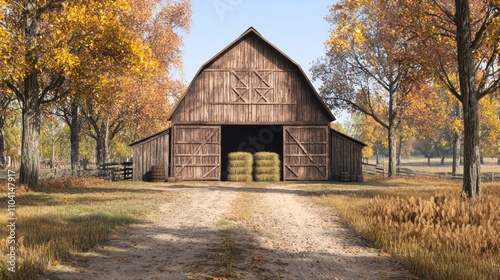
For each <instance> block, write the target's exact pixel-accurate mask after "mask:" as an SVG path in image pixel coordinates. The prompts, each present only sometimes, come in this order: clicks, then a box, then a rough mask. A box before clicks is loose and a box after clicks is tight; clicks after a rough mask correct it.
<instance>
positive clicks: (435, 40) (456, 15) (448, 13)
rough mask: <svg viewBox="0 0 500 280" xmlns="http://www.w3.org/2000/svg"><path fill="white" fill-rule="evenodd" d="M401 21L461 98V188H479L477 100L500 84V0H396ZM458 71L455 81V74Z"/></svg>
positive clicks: (472, 191)
mask: <svg viewBox="0 0 500 280" xmlns="http://www.w3.org/2000/svg"><path fill="white" fill-rule="evenodd" d="M398 2H399V4H400V5H401V6H404V7H405V9H403V10H402V12H401V15H402V16H401V17H400V21H399V25H400V26H401V28H402V29H403V30H404V32H406V33H410V34H412V37H413V40H414V41H419V49H421V50H424V51H423V52H420V54H419V58H420V62H421V64H422V65H423V66H424V67H425V68H426V69H427V70H428V71H429V72H430V73H432V74H433V75H434V76H435V77H437V78H439V80H440V81H441V83H442V84H443V85H445V86H446V87H447V88H448V90H449V91H450V92H451V93H452V94H453V95H454V96H455V97H456V98H457V99H458V100H459V101H460V102H461V104H462V111H463V123H464V140H463V148H464V151H463V153H464V181H463V191H464V192H465V193H467V195H468V196H469V197H474V196H478V195H480V193H481V189H480V186H481V164H480V139H479V131H480V126H479V119H480V115H479V100H481V99H482V98H484V97H486V96H488V95H490V94H492V93H493V92H495V91H496V90H497V89H498V87H499V86H500V68H499V67H498V55H499V51H500V45H499V41H500V28H499V24H500V6H499V5H500V1H498V0H478V1H473V2H469V1H468V0H455V1H450V0H448V1H440V0H426V1H402V0H400V1H398ZM457 74H458V79H457V81H458V82H456V81H455V80H454V79H453V77H454V76H455V75H457Z"/></svg>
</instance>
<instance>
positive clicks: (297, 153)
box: [283, 126, 329, 181]
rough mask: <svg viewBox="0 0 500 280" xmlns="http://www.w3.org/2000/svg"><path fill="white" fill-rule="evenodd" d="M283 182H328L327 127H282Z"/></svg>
mask: <svg viewBox="0 0 500 280" xmlns="http://www.w3.org/2000/svg"><path fill="white" fill-rule="evenodd" d="M283 142H284V147H283V178H284V180H292V181H293V180H312V181H317V180H328V178H329V176H328V127H327V126H285V127H283Z"/></svg>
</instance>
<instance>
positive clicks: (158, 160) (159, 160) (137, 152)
mask: <svg viewBox="0 0 500 280" xmlns="http://www.w3.org/2000/svg"><path fill="white" fill-rule="evenodd" d="M169 145H170V131H167V132H165V133H162V134H159V135H156V136H154V137H152V138H150V139H148V140H145V141H143V142H140V143H138V144H134V145H133V146H132V157H133V160H132V161H133V171H132V179H133V180H134V181H151V180H152V178H151V167H152V166H153V165H164V166H165V172H166V173H165V174H167V176H168V166H169Z"/></svg>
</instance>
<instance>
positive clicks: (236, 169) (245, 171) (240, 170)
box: [227, 166, 252, 175]
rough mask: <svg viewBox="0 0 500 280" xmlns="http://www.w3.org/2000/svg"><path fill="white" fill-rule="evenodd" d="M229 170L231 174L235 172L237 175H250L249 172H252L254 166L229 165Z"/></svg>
mask: <svg viewBox="0 0 500 280" xmlns="http://www.w3.org/2000/svg"><path fill="white" fill-rule="evenodd" d="M227 171H228V173H229V174H234V175H237V174H243V175H245V174H246V175H248V174H252V166H243V167H239V166H238V167H233V166H229V167H228V169H227Z"/></svg>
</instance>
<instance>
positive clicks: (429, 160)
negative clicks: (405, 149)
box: [427, 157, 431, 166]
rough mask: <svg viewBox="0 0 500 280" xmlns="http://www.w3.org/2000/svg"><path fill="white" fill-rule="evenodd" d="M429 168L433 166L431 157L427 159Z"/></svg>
mask: <svg viewBox="0 0 500 280" xmlns="http://www.w3.org/2000/svg"><path fill="white" fill-rule="evenodd" d="M427 166H431V157H427Z"/></svg>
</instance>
